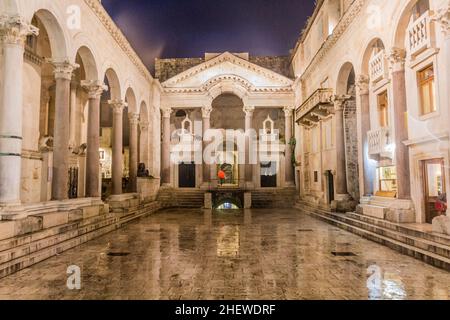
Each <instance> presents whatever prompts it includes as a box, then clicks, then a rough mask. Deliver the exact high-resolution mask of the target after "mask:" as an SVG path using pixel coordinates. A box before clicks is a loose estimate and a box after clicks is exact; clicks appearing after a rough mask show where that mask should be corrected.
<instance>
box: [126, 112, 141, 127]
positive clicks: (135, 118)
mask: <svg viewBox="0 0 450 320" xmlns="http://www.w3.org/2000/svg"><path fill="white" fill-rule="evenodd" d="M128 120H129V121H130V124H131V125H135V126H137V125H138V124H139V113H129V114H128Z"/></svg>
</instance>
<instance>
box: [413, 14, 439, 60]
mask: <svg viewBox="0 0 450 320" xmlns="http://www.w3.org/2000/svg"><path fill="white" fill-rule="evenodd" d="M432 31H433V22H432V20H431V18H430V12H429V11H427V12H425V13H424V14H423V15H422V16H420V18H418V19H417V20H416V21H414V22H413V23H412V25H411V26H410V27H409V28H408V42H409V53H410V54H411V55H417V54H418V53H420V52H421V51H423V50H425V49H428V48H431V47H432V43H433V32H432Z"/></svg>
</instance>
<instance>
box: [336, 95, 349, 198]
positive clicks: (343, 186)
mask: <svg viewBox="0 0 450 320" xmlns="http://www.w3.org/2000/svg"><path fill="white" fill-rule="evenodd" d="M349 98H350V96H347V95H336V96H334V98H333V103H334V111H335V114H334V118H335V121H336V130H335V132H336V194H337V195H338V196H340V197H341V198H342V197H344V198H346V197H347V196H348V190H347V166H346V162H345V133H344V107H345V102H346V101H347V100H348V99H349ZM336 200H343V199H336Z"/></svg>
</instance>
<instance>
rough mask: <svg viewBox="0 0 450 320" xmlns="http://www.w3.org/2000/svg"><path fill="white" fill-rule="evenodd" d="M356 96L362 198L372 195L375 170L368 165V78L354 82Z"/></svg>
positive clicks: (359, 78) (361, 77)
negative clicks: (359, 133) (358, 120)
mask: <svg viewBox="0 0 450 320" xmlns="http://www.w3.org/2000/svg"><path fill="white" fill-rule="evenodd" d="M356 87H357V94H358V95H359V114H360V116H361V118H360V124H361V125H360V130H361V138H362V140H361V142H360V145H359V148H360V149H361V150H362V161H363V172H362V174H363V180H364V184H363V186H362V193H363V195H364V196H368V195H373V193H374V190H373V187H374V177H375V170H374V168H373V167H372V166H371V165H370V159H369V140H368V133H369V131H370V102H369V77H368V76H366V75H360V76H359V77H358V78H357V81H356Z"/></svg>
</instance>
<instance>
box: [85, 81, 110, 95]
mask: <svg viewBox="0 0 450 320" xmlns="http://www.w3.org/2000/svg"><path fill="white" fill-rule="evenodd" d="M81 86H82V87H83V89H85V90H86V92H87V93H88V96H89V99H99V98H100V97H101V96H102V94H103V92H104V91H108V86H106V85H105V84H104V83H103V82H101V81H98V80H84V81H81Z"/></svg>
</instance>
